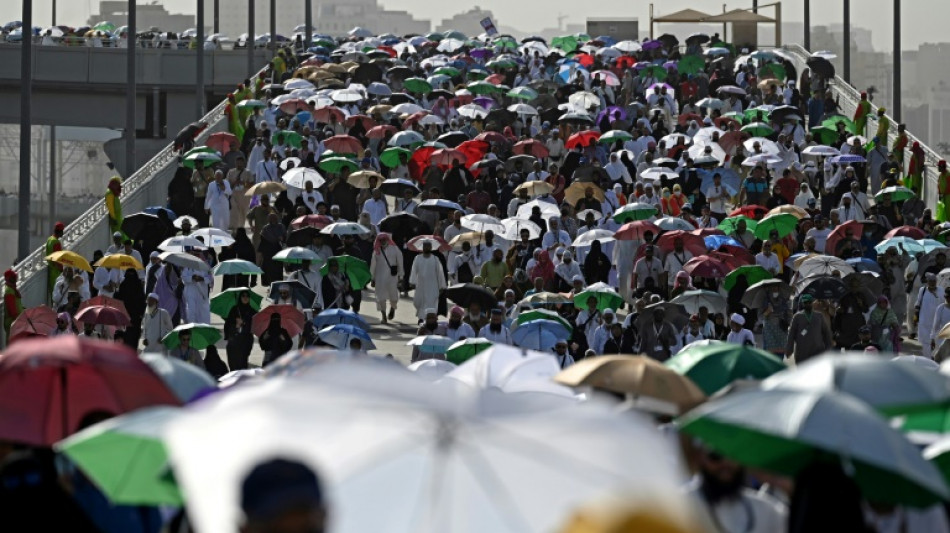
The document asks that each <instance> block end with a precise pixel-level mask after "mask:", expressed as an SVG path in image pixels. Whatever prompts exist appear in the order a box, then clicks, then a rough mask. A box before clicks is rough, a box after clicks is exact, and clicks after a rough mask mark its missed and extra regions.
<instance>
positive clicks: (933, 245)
mask: <svg viewBox="0 0 950 533" xmlns="http://www.w3.org/2000/svg"><path fill="white" fill-rule="evenodd" d="M917 242H918V243H919V244H920V245H921V246H923V247H924V253H925V254H929V253H930V252H932V251H934V250H940V249H943V248H946V247H947V245H946V244H944V243H942V242H940V241H935V240H933V239H917Z"/></svg>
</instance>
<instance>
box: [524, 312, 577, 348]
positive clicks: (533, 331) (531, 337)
mask: <svg viewBox="0 0 950 533" xmlns="http://www.w3.org/2000/svg"><path fill="white" fill-rule="evenodd" d="M570 336H571V332H569V331H568V330H567V328H565V327H564V324H561V323H560V322H555V321H553V320H544V319H538V320H529V321H527V322H524V323H522V324H519V325H518V328H517V329H515V330H514V331H512V332H511V340H513V341H514V342H515V343H516V344H517V345H518V346H520V347H522V348H527V349H530V350H539V351H549V350H551V349H552V348H554V345H555V343H557V341H558V340H559V339H565V340H566V339H567V338H568V337H570Z"/></svg>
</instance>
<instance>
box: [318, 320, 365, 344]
mask: <svg viewBox="0 0 950 533" xmlns="http://www.w3.org/2000/svg"><path fill="white" fill-rule="evenodd" d="M317 335H318V336H319V337H320V338H321V339H322V340H323V342H325V343H327V344H329V345H330V346H333V347H335V348H337V349H340V350H345V349H347V348H349V346H350V341H351V340H353V339H359V340H360V342H362V343H363V349H366V350H372V349H375V348H376V345H375V344H373V339H371V338H369V333H366V332H365V331H363V330H362V329H361V328H358V327H356V326H353V325H350V324H336V325H333V326H327V327H325V328H323V329H321V330H320V331H318V332H317Z"/></svg>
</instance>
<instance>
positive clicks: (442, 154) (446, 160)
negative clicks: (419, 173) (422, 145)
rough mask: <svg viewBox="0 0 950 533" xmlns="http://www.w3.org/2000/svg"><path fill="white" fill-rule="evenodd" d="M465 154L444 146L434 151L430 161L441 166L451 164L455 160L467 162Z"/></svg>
mask: <svg viewBox="0 0 950 533" xmlns="http://www.w3.org/2000/svg"><path fill="white" fill-rule="evenodd" d="M465 159H466V158H465V154H464V153H463V152H461V151H459V150H455V149H452V148H442V149H439V150H436V151H435V152H433V153H432V156H431V157H430V161H432V162H433V163H435V164H436V165H440V166H451V165H452V162H453V161H458V162H460V163H464V162H465Z"/></svg>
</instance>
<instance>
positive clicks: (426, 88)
mask: <svg viewBox="0 0 950 533" xmlns="http://www.w3.org/2000/svg"><path fill="white" fill-rule="evenodd" d="M402 86H403V87H405V88H406V90H407V91H409V92H413V93H420V94H429V93H431V92H432V85H431V84H430V83H429V82H427V81H426V80H424V79H422V78H406V81H404V82H402Z"/></svg>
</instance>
